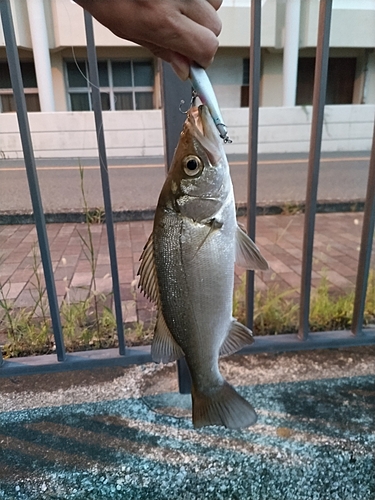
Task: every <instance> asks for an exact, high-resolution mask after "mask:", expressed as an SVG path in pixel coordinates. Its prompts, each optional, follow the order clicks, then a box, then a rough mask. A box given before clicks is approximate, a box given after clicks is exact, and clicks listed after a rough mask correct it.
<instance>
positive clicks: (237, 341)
mask: <svg viewBox="0 0 375 500" xmlns="http://www.w3.org/2000/svg"><path fill="white" fill-rule="evenodd" d="M253 342H254V338H253V333H252V331H251V330H249V329H248V328H247V327H246V326H245V325H243V324H242V323H239V322H238V321H236V320H235V319H234V320H233V321H232V326H231V329H230V330H229V333H228V336H227V338H226V339H225V340H224V342H223V345H222V346H221V348H220V352H219V355H220V356H228V355H229V354H233V353H235V352H237V351H239V350H240V349H242V347H245V346H246V345H250V344H252V343H253Z"/></svg>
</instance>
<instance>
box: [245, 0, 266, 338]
mask: <svg viewBox="0 0 375 500" xmlns="http://www.w3.org/2000/svg"><path fill="white" fill-rule="evenodd" d="M261 8H262V4H261V0H253V1H252V2H251V28H250V29H251V40H250V75H249V83H250V85H249V154H248V172H249V173H248V190H247V232H248V234H249V236H250V238H251V239H252V240H254V241H255V226H256V202H257V200H256V196H257V168H258V165H257V164H258V122H259V87H260V53H261V46H260V25H261ZM246 323H247V326H248V327H249V328H250V329H252V328H253V323H254V271H247V273H246Z"/></svg>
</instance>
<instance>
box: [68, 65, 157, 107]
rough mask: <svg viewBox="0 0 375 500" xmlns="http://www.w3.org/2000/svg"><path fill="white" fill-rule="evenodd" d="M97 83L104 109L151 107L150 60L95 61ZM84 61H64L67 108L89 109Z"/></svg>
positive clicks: (152, 73) (151, 81)
mask: <svg viewBox="0 0 375 500" xmlns="http://www.w3.org/2000/svg"><path fill="white" fill-rule="evenodd" d="M98 70H99V85H100V96H101V102H102V109H103V110H104V111H108V110H111V111H114V110H134V109H137V110H138V109H153V107H154V103H153V101H154V66H153V61H152V60H149V59H147V60H128V61H116V60H106V61H98ZM88 75H89V70H88V64H87V61H67V62H66V77H67V88H68V96H69V107H70V109H71V111H90V110H91V109H92V104H91V92H90V85H89V77H88Z"/></svg>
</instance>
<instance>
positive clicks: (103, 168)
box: [84, 11, 125, 356]
mask: <svg viewBox="0 0 375 500" xmlns="http://www.w3.org/2000/svg"><path fill="white" fill-rule="evenodd" d="M84 17H85V29H86V40H87V55H88V61H89V75H90V86H91V92H92V107H93V110H94V115H95V128H96V138H97V142H98V151H99V165H100V175H101V179H102V192H103V200H104V210H105V224H106V227H107V238H108V250H109V259H110V263H111V276H112V288H113V300H114V304H115V313H116V326H117V338H118V344H119V353H120V354H121V355H122V356H124V355H125V336H124V325H123V320H122V307H121V294H120V280H119V275H118V266H117V255H116V241H115V230H114V226H113V214H112V202H111V191H110V186H109V176H108V162H107V152H106V148H105V140H104V128H103V115H102V105H101V100H100V87H99V72H98V61H97V57H96V50H95V41H94V28H93V22H92V16H91V14H89V12H87V11H84Z"/></svg>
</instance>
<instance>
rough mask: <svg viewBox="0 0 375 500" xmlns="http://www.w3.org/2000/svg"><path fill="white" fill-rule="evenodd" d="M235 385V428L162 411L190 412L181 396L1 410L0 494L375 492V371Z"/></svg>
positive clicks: (369, 495)
mask: <svg viewBox="0 0 375 500" xmlns="http://www.w3.org/2000/svg"><path fill="white" fill-rule="evenodd" d="M240 392H241V393H242V394H243V395H244V396H245V397H246V398H247V399H248V400H249V401H251V402H252V403H253V404H254V406H255V408H256V410H257V412H258V415H259V421H258V423H257V424H256V425H255V426H254V427H252V428H249V429H246V430H242V431H229V430H226V429H222V428H218V427H213V428H205V429H203V430H200V431H195V430H194V429H193V427H192V425H191V421H190V417H189V418H187V417H185V416H182V417H181V416H180V417H175V416H171V415H168V414H165V412H164V413H163V412H162V411H160V410H161V409H162V408H163V406H164V407H166V406H168V411H167V413H172V414H173V413H175V414H176V415H183V414H184V412H186V410H187V407H188V404H187V401H186V397H183V396H179V395H176V394H174V395H173V394H170V395H168V394H164V395H157V396H146V397H144V398H143V399H142V398H139V399H135V398H132V399H122V400H117V401H109V402H106V401H104V402H100V403H90V404H89V403H87V404H77V405H66V406H59V407H49V408H38V409H32V410H25V411H17V412H8V413H7V412H5V413H3V414H1V416H0V444H1V450H0V498H5V499H13V498H21V499H40V498H43V499H49V498H51V499H52V498H53V499H60V498H61V499H70V498H77V499H78V498H79V499H96V498H98V499H99V498H100V499H101V498H103V499H104V498H119V499H121V498H127V499H146V498H147V499H171V498H174V499H180V498H181V499H197V498H199V499H200V498H213V499H214V498H215V499H251V500H257V499H264V500H273V499H274V500H282V499H285V500H289V499H293V500H298V499H301V500H302V499H303V500H309V499H319V500H320V499H322V500H323V499H324V500H326V499H327V500H334V499H339V500H357V499H358V500H374V499H375V377H374V376H363V377H352V378H341V379H329V380H319V381H306V382H290V383H280V384H276V383H275V384H265V385H258V386H252V387H243V388H241V389H240ZM153 409H156V410H157V411H153ZM169 410H170V411H169ZM181 412H182V413H181Z"/></svg>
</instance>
